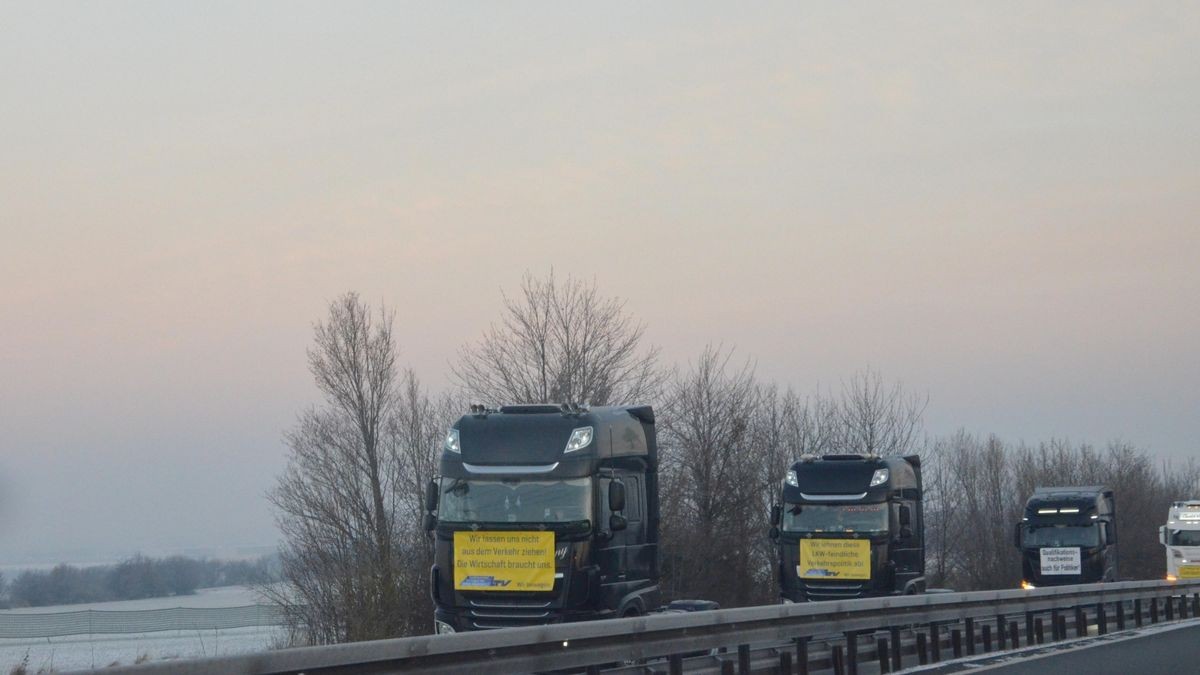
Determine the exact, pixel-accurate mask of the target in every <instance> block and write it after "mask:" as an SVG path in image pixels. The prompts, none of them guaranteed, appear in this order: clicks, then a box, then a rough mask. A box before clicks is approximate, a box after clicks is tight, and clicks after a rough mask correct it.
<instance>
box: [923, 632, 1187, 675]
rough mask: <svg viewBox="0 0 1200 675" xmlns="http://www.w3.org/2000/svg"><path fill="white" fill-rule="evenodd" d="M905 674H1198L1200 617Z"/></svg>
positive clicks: (962, 660)
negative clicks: (1198, 618)
mask: <svg viewBox="0 0 1200 675" xmlns="http://www.w3.org/2000/svg"><path fill="white" fill-rule="evenodd" d="M903 672H906V673H907V672H914V673H921V674H922V675H925V674H928V673H960V672H971V673H988V675H1017V674H1020V675H1038V674H1041V673H1046V674H1053V675H1063V674H1064V673H1088V675H1105V674H1108V673H1111V674H1113V675H1118V674H1119V675H1125V674H1126V673H1146V674H1147V675H1149V674H1150V673H1171V672H1174V673H1200V620H1192V621H1187V622H1181V623H1177V624H1170V625H1166V626H1155V627H1153V628H1147V629H1141V630H1134V631H1127V632H1123V633H1114V634H1110V635H1105V636H1102V637H1092V638H1085V639H1083V640H1077V641H1070V642H1064V643H1059V644H1055V645H1047V646H1043V647H1037V648H1033V649H1028V650H1022V651H1021V652H1019V653H1008V654H997V655H993V656H988V657H979V658H971V659H961V660H957V661H954V662H952V663H946V664H943V665H941V666H936V667H925V668H913V669H910V670H905V671H903Z"/></svg>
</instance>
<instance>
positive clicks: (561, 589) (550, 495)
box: [425, 405, 659, 633]
mask: <svg viewBox="0 0 1200 675" xmlns="http://www.w3.org/2000/svg"><path fill="white" fill-rule="evenodd" d="M440 473H441V476H440V479H439V480H438V481H435V482H432V483H430V485H429V492H428V494H427V496H426V505H425V506H426V509H427V511H428V513H427V514H426V516H425V528H426V529H427V530H429V531H430V532H431V533H432V534H433V537H434V540H435V553H434V565H433V568H432V570H431V587H432V594H433V602H434V606H435V610H434V628H435V630H436V632H438V633H452V632H461V631H467V630H478V629H487V628H503V627H510V626H530V625H538V624H548V623H561V622H567V621H581V620H588V619H600V618H613V617H621V616H631V615H637V614H644V613H646V612H648V611H650V610H652V609H656V608H657V607H658V605H659V588H658V578H659V566H658V519H659V510H658V448H657V445H656V439H655V427H654V411H653V409H652V408H650V407H649V406H622V407H616V406H613V407H593V408H590V409H588V408H582V407H579V406H568V405H563V406H556V405H519V406H504V407H501V408H500V409H499V410H489V409H485V408H483V407H480V406H473V409H472V412H471V413H470V414H468V415H464V416H463V417H462V418H460V419H459V420H458V422H456V423H455V424H454V426H453V427H452V428H451V429H450V431H449V433H448V434H447V436H446V440H445V443H444V447H443V450H442V456H441V466H440Z"/></svg>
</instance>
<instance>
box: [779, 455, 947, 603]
mask: <svg viewBox="0 0 1200 675" xmlns="http://www.w3.org/2000/svg"><path fill="white" fill-rule="evenodd" d="M780 494H781V500H780V503H779V504H777V505H775V506H774V507H772V509H771V531H770V535H771V537H772V538H773V539H775V540H776V541H777V542H778V544H779V594H780V597H781V599H782V600H783V601H784V602H807V601H813V600H834V599H846V598H861V597H871V596H881V595H893V594H910V593H921V592H924V590H925V536H924V518H923V514H922V510H921V502H922V490H921V460H920V458H919V457H918V456H916V455H910V456H905V457H900V456H892V457H880V456H876V455H824V456H820V457H818V456H813V455H808V456H805V457H802V458H801V459H800V461H798V462H796V463H794V464H793V465H792V467H791V469H790V470H789V471H788V472H787V476H786V477H785V478H784V480H783V486H782V488H781V490H780Z"/></svg>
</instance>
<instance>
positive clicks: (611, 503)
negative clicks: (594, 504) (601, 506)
mask: <svg viewBox="0 0 1200 675" xmlns="http://www.w3.org/2000/svg"><path fill="white" fill-rule="evenodd" d="M608 510H609V511H612V512H614V513H616V512H617V511H624V510H625V483H624V482H622V481H619V480H616V479H615V478H614V479H613V480H612V482H610V483H609V484H608Z"/></svg>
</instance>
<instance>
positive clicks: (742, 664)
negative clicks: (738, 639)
mask: <svg viewBox="0 0 1200 675" xmlns="http://www.w3.org/2000/svg"><path fill="white" fill-rule="evenodd" d="M738 675H750V645H738Z"/></svg>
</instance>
